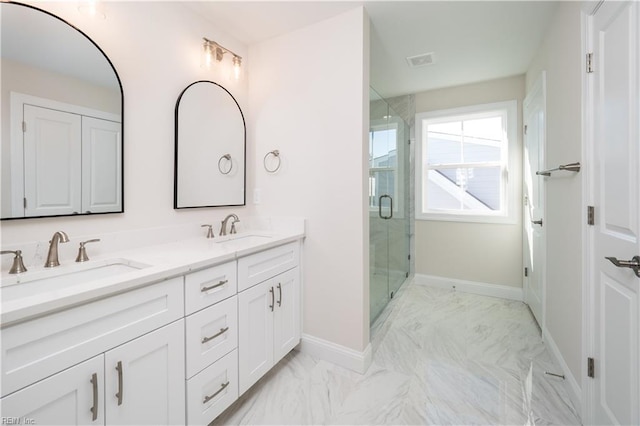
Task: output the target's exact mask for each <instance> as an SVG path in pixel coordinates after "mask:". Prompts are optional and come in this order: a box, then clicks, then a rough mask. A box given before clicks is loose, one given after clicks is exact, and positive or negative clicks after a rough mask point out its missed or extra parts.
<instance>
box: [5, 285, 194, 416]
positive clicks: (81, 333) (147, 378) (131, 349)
mask: <svg viewBox="0 0 640 426" xmlns="http://www.w3.org/2000/svg"><path fill="white" fill-rule="evenodd" d="M183 296H184V294H183V278H182V277H178V278H173V279H170V280H166V281H162V282H159V283H155V284H152V285H149V286H146V287H143V288H140V289H137V290H132V291H129V292H126V293H122V294H118V295H115V296H111V297H107V298H105V299H101V300H97V301H95V302H90V303H87V304H85V305H80V306H76V307H73V308H69V309H66V310H63V311H60V312H56V313H52V314H50V315H47V316H46V317H42V318H36V319H33V320H30V321H26V322H23V323H20V324H16V325H14V326H9V327H6V328H4V329H3V330H2V395H3V398H2V399H1V400H0V410H1V412H2V416H4V417H22V416H24V417H25V418H31V417H33V418H41V419H42V422H38V424H65V425H73V424H92V425H98V424H107V425H110V424H156V425H157V424H182V423H184V413H185V408H184V407H185V400H184V385H183V384H184V375H185V373H184V319H182V318H183V316H184V298H183ZM116 367H119V370H120V371H118V370H116ZM94 375H95V376H94ZM116 394H119V395H120V396H121V397H120V398H118V396H116ZM47 400H48V401H50V402H49V403H47V402H46V401H47ZM74 407H75V408H74ZM96 407H97V409H96ZM94 409H96V410H95V413H94ZM73 410H76V411H77V412H78V413H79V414H78V415H77V416H76V415H73V416H71V417H70V413H71V412H74V411H73ZM87 413H88V414H87ZM87 416H89V417H87ZM26 421H27V420H25V421H23V424H24V423H25V422H26Z"/></svg>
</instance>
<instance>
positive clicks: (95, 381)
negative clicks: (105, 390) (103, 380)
mask: <svg viewBox="0 0 640 426" xmlns="http://www.w3.org/2000/svg"><path fill="white" fill-rule="evenodd" d="M90 382H91V384H92V385H93V407H91V414H92V416H91V420H92V421H94V422H95V421H96V420H97V419H98V374H96V373H93V375H92V376H91V381H90Z"/></svg>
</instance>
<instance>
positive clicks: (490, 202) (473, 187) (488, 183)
mask: <svg viewBox="0 0 640 426" xmlns="http://www.w3.org/2000/svg"><path fill="white" fill-rule="evenodd" d="M466 170H467V181H466V184H467V186H466V188H465V189H466V192H467V194H469V195H470V196H471V197H473V198H474V199H475V200H477V201H479V202H480V203H482V207H480V208H475V207H473V206H472V204H471V203H470V204H469V205H468V206H465V210H486V209H489V210H500V207H501V206H500V188H501V187H502V186H501V183H500V181H501V176H502V173H501V171H500V167H481V168H474V169H466Z"/></svg>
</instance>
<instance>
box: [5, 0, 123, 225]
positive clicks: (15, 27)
mask: <svg viewBox="0 0 640 426" xmlns="http://www.w3.org/2000/svg"><path fill="white" fill-rule="evenodd" d="M0 29H1V34H0V37H1V47H0V52H1V54H2V56H1V66H2V70H1V75H2V84H1V87H2V93H1V95H2V106H3V108H2V117H1V119H2V135H1V137H2V143H1V149H2V185H1V189H0V199H1V201H2V202H1V205H2V208H1V218H2V219H23V218H35V217H49V216H71V215H87V214H99V213H121V212H123V211H124V201H123V200H124V177H123V133H124V132H123V129H124V128H123V117H124V95H123V90H122V83H121V81H120V77H119V76H118V73H117V71H116V69H115V67H114V66H113V64H112V62H111V60H110V59H109V58H108V57H107V56H106V54H105V53H104V51H103V50H102V49H101V48H100V47H99V46H98V45H97V44H96V43H95V42H94V41H93V40H92V39H91V38H89V36H87V35H86V34H85V33H83V32H82V31H80V30H79V29H78V28H76V27H74V26H73V25H71V24H70V23H68V22H67V21H65V20H63V19H62V18H60V17H58V16H55V15H54V14H52V13H50V12H47V11H45V10H42V9H39V8H37V7H35V6H31V5H26V4H22V3H18V2H2V3H0Z"/></svg>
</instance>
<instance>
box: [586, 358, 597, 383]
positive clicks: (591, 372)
mask: <svg viewBox="0 0 640 426" xmlns="http://www.w3.org/2000/svg"><path fill="white" fill-rule="evenodd" d="M595 370H596V368H595V362H594V361H593V358H587V376H588V377H591V378H592V379H593V378H595V377H596V374H595Z"/></svg>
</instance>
